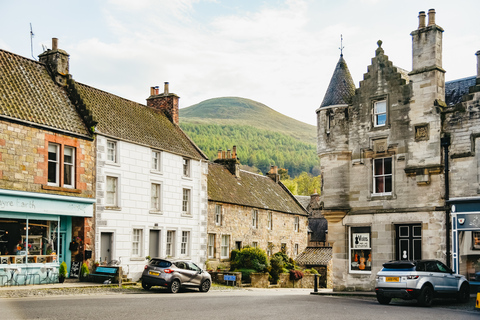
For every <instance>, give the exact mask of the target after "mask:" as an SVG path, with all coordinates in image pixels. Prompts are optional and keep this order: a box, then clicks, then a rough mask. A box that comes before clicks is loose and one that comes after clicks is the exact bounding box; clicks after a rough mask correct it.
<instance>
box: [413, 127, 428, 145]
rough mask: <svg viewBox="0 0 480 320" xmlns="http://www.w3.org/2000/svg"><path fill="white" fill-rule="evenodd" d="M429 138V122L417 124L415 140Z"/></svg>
mask: <svg viewBox="0 0 480 320" xmlns="http://www.w3.org/2000/svg"><path fill="white" fill-rule="evenodd" d="M428 139H429V136H428V124H422V125H417V126H415V141H425V140H428Z"/></svg>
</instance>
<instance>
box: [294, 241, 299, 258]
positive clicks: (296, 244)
mask: <svg viewBox="0 0 480 320" xmlns="http://www.w3.org/2000/svg"><path fill="white" fill-rule="evenodd" d="M293 256H294V257H296V256H298V243H295V246H294V247H293Z"/></svg>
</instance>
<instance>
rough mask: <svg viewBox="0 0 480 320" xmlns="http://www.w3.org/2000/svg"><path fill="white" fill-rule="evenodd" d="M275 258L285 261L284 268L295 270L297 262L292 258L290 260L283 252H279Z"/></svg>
mask: <svg viewBox="0 0 480 320" xmlns="http://www.w3.org/2000/svg"><path fill="white" fill-rule="evenodd" d="M273 257H277V258H280V259H281V260H282V261H283V267H284V268H285V269H287V270H291V269H295V260H293V259H292V258H289V257H288V256H287V255H286V254H285V253H283V252H281V251H280V252H277V253H275V254H274V255H273Z"/></svg>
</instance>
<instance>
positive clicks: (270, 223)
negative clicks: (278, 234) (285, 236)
mask: <svg viewBox="0 0 480 320" xmlns="http://www.w3.org/2000/svg"><path fill="white" fill-rule="evenodd" d="M267 229H268V230H273V213H272V211H268V212H267Z"/></svg>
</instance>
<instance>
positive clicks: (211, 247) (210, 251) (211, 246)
mask: <svg viewBox="0 0 480 320" xmlns="http://www.w3.org/2000/svg"><path fill="white" fill-rule="evenodd" d="M216 237H217V235H216V234H215V233H209V234H208V235H207V241H208V242H207V258H208V259H214V258H215V251H216V250H215V249H216V248H215V242H216Z"/></svg>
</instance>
